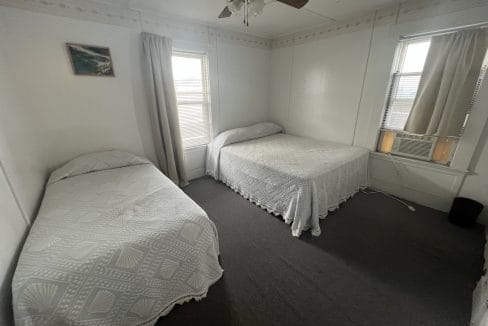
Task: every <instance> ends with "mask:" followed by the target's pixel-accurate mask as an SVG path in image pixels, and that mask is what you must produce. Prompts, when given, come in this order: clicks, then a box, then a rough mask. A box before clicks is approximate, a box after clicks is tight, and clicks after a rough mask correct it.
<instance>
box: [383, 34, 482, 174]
mask: <svg viewBox="0 0 488 326" xmlns="http://www.w3.org/2000/svg"><path fill="white" fill-rule="evenodd" d="M430 43H431V37H423V38H414V39H407V40H402V41H400V43H399V45H398V48H397V53H396V57H395V62H394V67H393V73H392V77H391V82H390V88H389V92H388V97H387V101H386V109H385V113H384V116H383V121H382V124H381V130H380V133H379V140H378V145H377V151H378V152H381V153H387V154H393V155H398V156H405V157H409V158H414V159H420V160H425V161H431V162H434V163H438V164H443V165H449V164H450V161H451V160H452V158H453V155H454V152H455V150H456V148H457V144H458V141H459V138H460V137H461V135H462V133H463V131H464V127H465V126H466V123H467V120H468V117H469V114H470V110H471V108H472V106H473V104H474V102H475V100H476V96H477V93H478V91H479V87H480V85H481V81H482V80H483V77H484V73H485V72H486V67H487V63H488V55H487V56H486V57H485V61H484V63H483V67H482V69H481V73H480V76H479V79H478V84H477V85H476V89H475V92H474V96H473V99H472V102H471V105H470V108H469V109H468V113H467V115H466V119H465V122H464V126H463V128H462V130H461V132H460V134H459V136H456V137H438V136H426V135H414V134H409V133H408V132H405V131H404V128H405V125H406V123H407V120H408V117H409V115H410V112H411V110H412V107H413V104H414V101H415V97H416V96H417V90H418V88H419V83H420V78H421V76H422V72H423V69H424V65H425V61H426V59H427V55H428V52H429V48H430Z"/></svg>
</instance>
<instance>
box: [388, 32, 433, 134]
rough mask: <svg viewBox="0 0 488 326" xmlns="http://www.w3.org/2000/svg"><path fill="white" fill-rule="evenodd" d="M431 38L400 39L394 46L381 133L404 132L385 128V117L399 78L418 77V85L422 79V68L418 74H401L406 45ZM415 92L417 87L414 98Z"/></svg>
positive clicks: (392, 100)
mask: <svg viewBox="0 0 488 326" xmlns="http://www.w3.org/2000/svg"><path fill="white" fill-rule="evenodd" d="M431 38H432V36H423V37H418V38H413V39H400V40H399V41H398V42H397V46H396V50H395V56H394V58H393V69H392V71H391V72H390V77H389V82H388V92H387V94H386V101H385V105H384V108H383V112H382V116H381V126H380V131H382V130H383V131H395V132H405V130H404V129H395V128H391V127H387V126H386V121H387V116H388V113H389V112H390V110H391V105H392V103H393V102H394V100H395V98H394V96H393V95H394V94H395V89H396V88H397V87H398V85H399V82H400V80H401V77H411V76H418V77H419V83H420V79H421V78H422V73H423V67H422V71H419V72H401V68H402V67H403V64H404V63H405V58H406V55H407V49H408V45H409V44H411V43H422V42H425V41H428V40H430V39H431ZM417 92H418V86H417V90H416V92H415V96H416V95H417ZM413 101H415V97H414V99H413ZM412 105H413V103H412ZM411 109H412V108H410V111H411Z"/></svg>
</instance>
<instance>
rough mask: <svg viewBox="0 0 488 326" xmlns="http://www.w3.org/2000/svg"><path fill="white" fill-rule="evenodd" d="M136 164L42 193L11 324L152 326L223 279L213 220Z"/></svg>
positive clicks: (57, 185) (158, 176) (23, 259)
mask: <svg viewBox="0 0 488 326" xmlns="http://www.w3.org/2000/svg"><path fill="white" fill-rule="evenodd" d="M139 163H140V162H138V163H135V164H136V165H130V166H125V167H118V168H107V167H105V168H107V169H105V168H103V169H102V168H101V170H99V171H96V170H97V169H95V171H91V172H90V173H86V174H81V175H75V176H71V177H68V178H65V179H62V180H60V181H56V182H54V183H51V184H50V185H49V186H48V187H47V190H46V194H45V197H44V200H43V203H42V206H41V209H40V211H39V214H38V217H37V219H36V221H35V223H34V225H33V226H32V229H31V231H30V234H29V236H28V238H27V241H26V243H25V246H24V248H23V250H22V253H21V256H20V260H19V262H18V266H17V269H16V272H15V275H14V280H13V284H12V290H13V308H14V315H15V322H16V325H46V326H51V325H97V326H98V325H153V324H154V323H155V322H156V321H157V319H158V317H160V316H164V315H165V314H167V313H169V311H170V310H171V309H172V308H173V306H174V305H175V304H177V303H183V302H186V301H189V300H191V299H201V298H203V297H205V296H206V293H207V290H208V288H209V286H210V285H212V284H213V283H214V282H216V281H217V280H218V279H219V278H220V277H221V275H222V272H223V271H222V269H221V267H220V265H219V262H218V254H219V251H218V250H219V249H218V238H217V231H216V229H215V226H214V224H213V223H212V222H211V221H210V220H209V218H208V217H207V215H206V213H205V212H204V211H203V210H202V209H201V208H200V207H199V206H198V205H197V204H195V203H194V202H193V201H192V200H191V199H190V198H189V197H187V196H186V195H185V194H184V193H183V192H182V191H181V190H180V189H179V188H178V187H177V186H176V185H174V184H173V183H172V182H171V181H170V180H169V179H168V178H166V177H165V176H164V175H163V174H161V172H159V170H157V169H156V168H155V167H154V166H153V165H152V164H139ZM97 164H99V163H97ZM102 165H103V164H102Z"/></svg>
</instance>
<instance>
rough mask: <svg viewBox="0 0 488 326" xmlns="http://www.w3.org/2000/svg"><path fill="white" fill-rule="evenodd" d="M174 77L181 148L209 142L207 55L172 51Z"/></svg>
mask: <svg viewBox="0 0 488 326" xmlns="http://www.w3.org/2000/svg"><path fill="white" fill-rule="evenodd" d="M173 78H174V82H175V89H176V98H177V103H178V117H179V120H180V129H181V137H182V140H183V147H184V148H191V147H198V146H204V145H206V144H208V142H209V141H210V121H209V116H210V115H209V112H210V100H209V82H208V64H207V57H206V55H204V54H199V53H187V52H173Z"/></svg>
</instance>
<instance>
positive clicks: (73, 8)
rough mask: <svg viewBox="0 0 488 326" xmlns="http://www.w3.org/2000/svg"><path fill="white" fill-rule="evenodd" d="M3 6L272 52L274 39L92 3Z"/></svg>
mask: <svg viewBox="0 0 488 326" xmlns="http://www.w3.org/2000/svg"><path fill="white" fill-rule="evenodd" d="M0 6H6V7H13V8H18V9H25V10H29V11H33V12H41V13H46V14H51V15H56V16H63V17H69V18H75V19H79V20H88V21H94V22H98V23H103V24H110V25H116V26H122V27H127V28H131V29H136V30H140V31H148V32H158V33H163V34H164V35H167V36H172V37H178V38H182V39H198V40H202V39H206V40H208V41H212V38H214V39H215V38H216V39H218V40H220V41H224V42H230V43H235V44H240V45H244V46H249V47H256V48H263V49H270V48H271V40H269V39H266V38H262V37H257V36H254V35H250V34H245V33H239V32H234V31H229V30H223V29H220V28H216V27H212V26H210V25H205V24H199V23H194V22H189V21H185V20H176V19H174V18H168V17H165V16H161V15H155V14H153V13H148V12H142V11H137V10H133V9H124V8H120V7H117V6H113V5H110V4H103V3H99V2H94V1H90V0H0Z"/></svg>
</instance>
